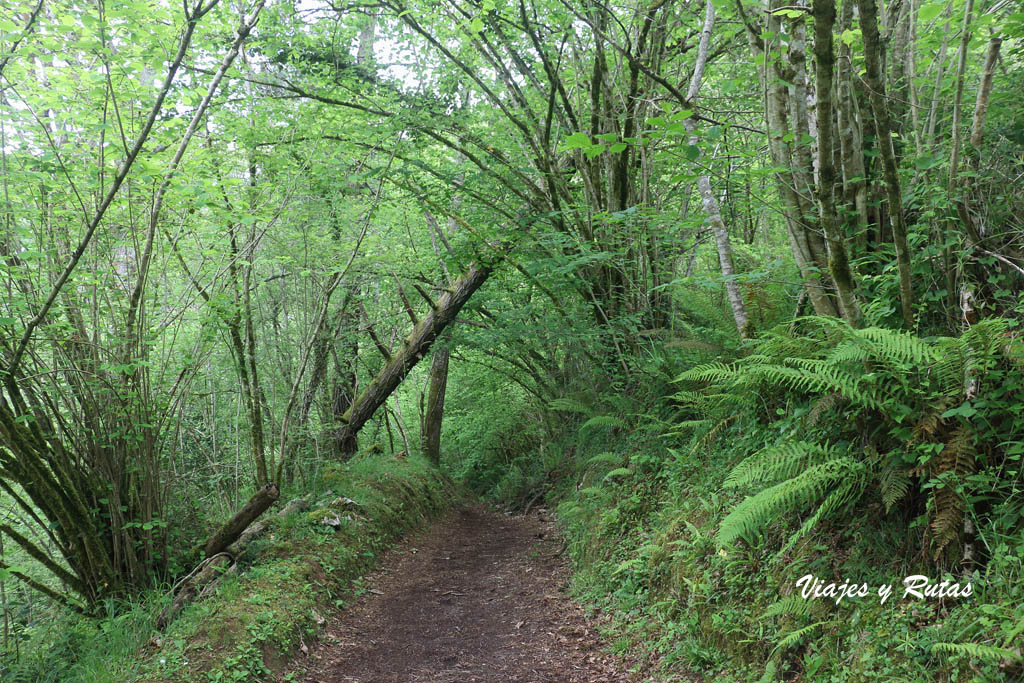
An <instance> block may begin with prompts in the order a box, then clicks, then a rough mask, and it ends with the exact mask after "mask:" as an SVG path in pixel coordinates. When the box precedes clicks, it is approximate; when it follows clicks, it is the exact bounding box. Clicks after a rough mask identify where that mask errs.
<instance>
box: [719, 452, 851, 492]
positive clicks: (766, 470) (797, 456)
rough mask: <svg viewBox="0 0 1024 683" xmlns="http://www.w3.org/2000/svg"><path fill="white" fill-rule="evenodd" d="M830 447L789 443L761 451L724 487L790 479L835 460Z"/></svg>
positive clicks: (741, 465)
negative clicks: (809, 468)
mask: <svg viewBox="0 0 1024 683" xmlns="http://www.w3.org/2000/svg"><path fill="white" fill-rule="evenodd" d="M835 455H836V453H835V451H834V450H833V449H832V448H830V447H829V446H828V445H825V446H821V445H819V444H816V443H811V442H809V441H789V442H785V443H782V444H777V445H775V446H770V447H768V448H766V449H764V450H762V451H758V452H757V453H755V454H754V455H752V456H750V457H749V458H747V459H746V460H744V461H743V462H741V463H740V464H739V465H737V466H736V467H734V468H733V470H732V472H730V473H729V476H728V477H726V478H725V483H724V484H723V486H725V487H726V488H734V487H738V486H749V485H751V484H755V483H759V482H760V483H763V482H775V481H779V480H780V479H789V478H790V477H792V476H794V475H796V474H797V473H798V472H800V471H802V470H804V469H806V468H807V467H808V466H810V465H816V464H820V463H822V462H824V461H825V460H828V459H830V458H832V457H835Z"/></svg>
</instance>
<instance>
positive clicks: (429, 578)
mask: <svg viewBox="0 0 1024 683" xmlns="http://www.w3.org/2000/svg"><path fill="white" fill-rule="evenodd" d="M560 550H561V545H560V543H559V542H558V539H557V537H556V535H555V530H554V527H553V525H552V522H551V520H550V518H549V517H548V516H547V514H546V513H545V511H543V510H539V511H536V512H534V513H533V514H530V515H528V516H521V515H520V516H510V515H505V514H502V513H499V512H493V511H490V510H488V509H486V508H485V507H483V506H475V507H469V508H463V509H460V510H457V511H455V512H453V513H452V514H451V515H449V516H448V517H447V518H445V519H444V520H442V521H440V522H438V523H436V524H435V525H433V526H432V527H431V528H429V529H427V530H425V531H423V532H420V533H419V534H416V535H413V536H411V537H409V538H408V539H406V540H405V541H404V542H403V543H401V544H400V545H399V546H398V547H397V548H396V549H394V550H393V551H391V552H390V553H389V554H388V555H387V556H386V557H385V559H384V561H383V563H382V565H381V567H380V568H379V569H378V570H377V571H375V572H374V573H372V574H370V575H369V576H367V578H366V580H365V587H366V589H367V592H366V593H365V594H363V595H362V596H361V597H360V598H359V599H357V600H356V601H354V603H353V604H352V605H351V606H350V607H349V608H348V609H346V610H344V611H341V612H339V613H338V614H336V615H334V617H333V618H332V619H331V620H330V623H329V624H328V626H327V628H326V632H325V633H324V635H323V637H322V639H321V641H320V643H318V644H317V645H316V646H315V647H312V648H309V651H308V652H307V653H306V654H305V655H301V656H300V657H299V658H298V659H297V660H295V662H293V663H292V665H291V667H290V668H289V670H288V671H289V672H291V673H294V674H295V676H294V679H292V680H304V681H309V682H310V683H312V682H324V683H341V682H358V683H417V682H428V681H429V682H430V683H456V682H458V683H471V682H472V683H477V682H488V683H490V682H495V683H497V682H499V681H502V682H504V681H518V682H522V683H526V682H530V683H534V682H536V683H540V682H544V683H547V682H549V681H550V682H552V683H554V682H558V683H567V682H570V681H578V682H581V683H602V682H616V683H618V682H620V681H628V680H631V677H630V675H629V674H628V673H627V672H626V671H625V670H624V664H623V662H622V660H620V659H617V658H615V657H612V656H609V655H607V654H605V651H604V650H605V649H604V645H605V644H604V642H603V641H602V639H601V637H600V635H599V634H598V633H597V632H596V629H595V626H594V623H593V620H592V619H591V618H589V617H588V616H587V615H586V614H585V613H584V612H583V610H582V609H581V608H580V607H579V606H578V605H576V604H575V603H574V602H572V600H570V599H569V598H568V597H567V595H566V593H565V588H566V584H567V581H568V576H569V573H568V569H567V568H566V566H565V560H564V557H563V555H562V553H561V552H560Z"/></svg>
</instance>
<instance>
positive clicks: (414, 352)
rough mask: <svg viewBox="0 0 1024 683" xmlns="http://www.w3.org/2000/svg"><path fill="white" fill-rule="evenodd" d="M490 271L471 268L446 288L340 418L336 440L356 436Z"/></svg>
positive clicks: (482, 266)
mask: <svg viewBox="0 0 1024 683" xmlns="http://www.w3.org/2000/svg"><path fill="white" fill-rule="evenodd" d="M493 267H494V266H493V264H473V265H471V266H470V267H469V270H468V271H467V272H466V273H465V274H464V275H462V276H461V277H459V278H458V279H457V280H456V281H455V282H454V283H452V285H451V287H449V288H447V290H446V291H445V293H444V295H443V296H442V297H441V298H440V299H439V300H438V301H437V302H435V303H434V304H433V305H432V306H431V310H430V312H429V313H428V314H427V315H425V316H424V317H423V318H422V319H421V320H420V321H419V322H418V323H416V325H415V327H413V329H412V332H411V333H409V336H408V337H406V338H405V341H404V342H403V343H402V346H401V347H400V348H399V349H398V350H396V351H395V352H393V353H391V359H390V360H389V361H387V362H386V363H385V364H384V367H383V368H382V369H381V371H380V372H378V373H377V375H376V376H375V377H374V378H373V379H372V380H371V381H370V383H369V384H368V385H367V387H366V388H365V389H363V391H362V392H360V394H359V395H358V396H357V397H356V398H355V400H354V401H353V402H352V405H351V406H350V407H349V409H348V410H346V411H345V414H344V415H342V417H341V421H342V423H343V424H342V427H341V430H340V431H339V434H338V437H339V438H350V437H354V436H355V435H356V434H358V433H359V430H360V429H361V428H362V426H363V425H364V424H366V421H367V420H369V419H370V418H371V417H372V416H373V413H374V412H375V411H376V410H377V408H379V407H380V406H381V405H383V403H384V402H385V401H386V400H387V399H388V397H389V396H390V395H391V394H392V392H394V390H395V389H396V388H398V385H399V384H401V382H402V380H403V379H405V377H406V375H408V374H409V371H410V370H411V369H412V368H413V366H414V365H416V363H417V362H419V360H420V359H421V358H423V356H424V355H426V353H427V352H428V351H429V350H430V346H431V344H433V343H434V340H435V339H437V337H438V335H440V334H441V332H443V331H444V329H445V328H446V327H447V326H448V325H450V324H451V323H452V322H453V321H454V320H455V316H456V315H458V313H459V311H460V310H462V307H463V306H464V305H465V304H466V302H467V301H469V298H470V297H471V296H473V293H474V292H476V291H477V290H478V289H480V287H481V285H483V284H484V282H486V281H487V278H488V277H490V275H491V272H492V270H493Z"/></svg>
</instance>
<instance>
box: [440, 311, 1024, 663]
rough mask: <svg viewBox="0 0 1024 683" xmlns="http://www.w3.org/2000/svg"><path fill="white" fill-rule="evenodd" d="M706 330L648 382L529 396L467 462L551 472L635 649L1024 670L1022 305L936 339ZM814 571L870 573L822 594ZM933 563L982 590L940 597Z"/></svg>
mask: <svg viewBox="0 0 1024 683" xmlns="http://www.w3.org/2000/svg"><path fill="white" fill-rule="evenodd" d="M699 348H700V347H699V345H694V346H692V347H690V348H686V349H682V350H679V351H671V352H666V353H664V354H662V355H661V356H660V357H658V354H657V353H656V352H652V353H651V356H652V358H653V360H652V362H651V363H650V365H649V366H647V367H646V368H644V369H645V370H646V371H647V372H648V373H649V376H650V377H651V378H652V379H651V381H648V382H647V383H646V386H645V388H644V390H642V391H634V393H633V394H631V395H625V394H623V393H617V392H615V391H614V390H613V389H611V390H606V391H597V390H588V391H585V392H582V393H575V394H566V395H565V396H564V397H563V398H559V399H555V400H553V401H550V402H548V403H547V404H546V405H542V406H538V405H537V403H536V401H531V400H530V399H529V398H528V397H525V396H524V397H522V398H521V399H520V400H519V401H518V402H515V403H513V404H512V405H513V406H514V408H515V409H514V410H508V408H509V405H508V404H506V405H505V408H506V410H507V412H506V413H505V415H504V416H503V420H504V423H505V424H507V425H510V427H509V431H508V432H505V435H506V436H507V437H509V438H508V441H506V442H502V440H501V433H500V432H499V433H498V434H497V435H492V437H491V440H490V441H488V442H487V447H486V448H482V449H477V450H476V451H475V452H474V453H473V454H472V455H470V456H469V458H468V459H467V460H463V461H459V462H456V463H454V464H453V470H454V471H456V472H458V471H459V467H460V466H461V467H463V468H465V470H463V472H465V471H466V470H471V471H472V472H473V473H474V475H473V477H469V479H470V481H472V482H473V483H474V484H475V485H476V487H477V488H478V490H480V491H482V492H483V493H484V494H485V495H489V496H491V497H492V498H494V499H496V500H499V501H503V502H505V503H506V504H508V505H509V506H510V507H520V508H521V507H523V506H524V504H526V503H527V502H528V501H531V500H533V499H534V497H535V496H536V491H538V490H541V489H543V490H544V491H546V492H547V497H546V500H547V503H548V504H549V505H551V506H552V507H555V508H556V509H557V512H558V517H559V519H560V520H561V523H562V525H563V527H564V530H565V533H566V539H567V548H568V552H569V553H570V555H571V557H572V560H573V562H574V564H575V567H576V573H575V578H574V583H573V585H574V590H575V591H576V593H577V595H578V596H579V597H580V599H581V600H583V601H584V602H585V603H588V604H590V605H592V606H594V607H595V608H600V609H603V610H605V611H607V612H608V613H609V614H611V615H613V616H614V619H613V627H612V628H611V629H610V630H609V633H608V635H609V637H610V639H611V641H612V642H613V649H617V650H622V651H625V650H627V649H628V650H636V649H637V648H640V649H641V650H643V651H645V652H646V653H647V657H648V662H649V666H650V667H651V671H650V672H649V673H653V674H654V675H658V676H663V677H665V678H666V679H668V680H672V679H673V678H674V677H677V676H678V675H679V674H680V673H681V672H684V671H694V670H696V671H699V672H701V673H703V674H705V675H708V676H712V675H713V676H714V677H715V678H716V679H722V680H736V681H747V680H777V679H785V680H793V679H797V680H835V681H846V680H856V681H866V680H945V681H959V680H1013V679H1015V677H1018V676H1020V675H1021V674H1022V673H1024V669H1022V664H1021V661H1022V660H1021V635H1022V633H1024V601H1022V600H1021V597H1022V596H1021V588H1020V587H1021V585H1022V583H1021V579H1022V575H1021V573H1022V568H1024V565H1022V558H1024V537H1022V536H1021V534H1020V529H1021V528H1022V523H1024V504H1022V501H1021V499H1020V491H1021V488H1022V487H1021V474H1020V457H1021V454H1022V453H1024V441H1022V440H1021V439H1022V437H1021V434H1022V433H1024V422H1022V421H1024V417H1022V413H1021V411H1020V410H1019V405H1018V402H1019V392H1020V390H1021V388H1022V387H1024V373H1022V369H1021V368H1022V366H1021V346H1020V343H1019V342H1018V341H1017V337H1016V333H1015V329H1014V326H1013V324H1012V322H1011V321H1008V320H1002V319H992V320H989V321H985V322H983V323H979V324H977V325H975V326H973V327H971V328H969V329H968V330H967V331H966V332H965V333H964V334H962V335H961V336H956V337H925V338H922V337H917V336H914V335H911V334H909V333H901V332H895V331H891V330H886V329H883V328H879V327H867V328H865V329H859V330H855V329H853V328H850V327H849V326H848V325H845V324H844V323H842V322H840V321H836V320H833V319H823V318H815V317H810V318H804V319H801V320H799V321H797V323H795V324H794V325H792V326H787V327H781V328H777V329H775V330H772V331H768V332H766V333H763V334H762V335H761V337H760V338H759V339H758V340H756V341H754V342H751V343H749V344H748V345H747V346H745V347H744V348H741V349H736V350H735V351H729V350H719V352H718V353H716V354H714V356H712V357H710V358H709V357H708V356H709V355H710V354H709V353H704V354H703V356H702V355H701V354H699V353H696V352H695V349H699ZM584 384H587V382H584ZM591 384H593V383H591ZM552 415H553V416H556V419H554V420H552V419H551V416H552ZM512 425H516V426H515V427H513V426H512ZM524 435H529V438H528V439H525V438H524ZM510 465H511V467H510ZM481 472H484V473H490V474H489V475H488V476H486V477H482V476H480V473H481ZM474 477H475V478H474ZM806 575H812V576H813V577H816V578H817V579H820V580H821V582H822V584H823V585H827V584H829V583H835V584H842V582H844V581H847V582H848V583H858V584H866V585H867V586H868V587H869V588H870V592H868V593H867V595H864V596H860V597H857V596H854V597H846V598H844V599H842V600H840V601H839V602H838V604H837V602H836V600H835V598H834V597H833V598H831V599H830V598H827V597H823V598H819V599H805V598H804V597H802V596H801V588H800V587H799V586H798V584H797V581H798V580H800V579H801V577H804V576H806ZM912 575H923V576H925V577H928V579H929V581H930V582H931V584H933V585H934V584H938V583H940V582H942V581H946V582H947V585H953V584H958V585H959V586H960V587H961V588H962V587H963V586H965V585H966V584H967V583H970V584H971V587H972V595H970V596H959V597H956V596H946V597H943V598H938V597H927V596H926V597H923V598H920V599H919V598H917V597H915V596H914V595H913V594H907V593H904V586H903V585H902V582H903V580H904V578H905V577H908V576H912ZM884 585H892V587H893V592H892V595H891V596H890V597H889V598H888V599H887V600H886V601H885V602H882V601H881V599H880V596H879V595H878V594H877V592H876V591H877V589H878V588H879V587H880V586H884ZM865 590H867V589H865Z"/></svg>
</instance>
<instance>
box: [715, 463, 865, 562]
mask: <svg viewBox="0 0 1024 683" xmlns="http://www.w3.org/2000/svg"><path fill="white" fill-rule="evenodd" d="M863 469H864V465H863V463H860V462H857V461H856V460H853V459H852V458H849V457H846V456H843V457H838V458H833V459H831V460H828V461H827V462H824V463H821V464H819V465H815V466H813V467H810V468H807V469H805V470H804V471H803V472H801V473H800V474H798V475H796V476H795V477H793V478H791V479H787V480H786V481H783V482H781V483H779V484H776V485H774V486H771V487H769V488H766V489H764V490H763V491H761V492H759V493H757V494H755V495H753V496H749V497H747V498H746V499H745V500H743V502H741V503H740V504H739V505H737V506H736V507H735V508H734V509H733V511H732V512H730V513H729V514H728V515H727V516H726V518H725V519H724V520H722V523H721V525H720V526H719V529H718V543H719V545H728V544H731V543H734V542H735V541H736V540H737V539H739V538H740V537H746V536H750V535H752V534H753V533H754V532H756V531H760V530H761V529H763V528H764V527H765V526H766V525H767V523H768V522H770V521H771V520H774V519H776V518H777V517H778V516H779V515H780V514H781V513H783V512H789V511H793V510H795V509H799V508H805V507H807V506H809V505H811V504H813V503H816V502H817V501H819V500H821V499H822V498H824V497H825V496H826V495H827V494H828V493H830V492H831V491H832V490H833V489H835V490H841V491H843V495H842V496H841V497H840V498H841V499H845V498H848V496H849V495H850V493H851V492H852V491H850V490H845V486H846V485H844V486H839V487H837V486H836V485H837V484H840V483H842V480H843V479H845V478H847V477H853V476H857V475H859V474H860V473H861V472H862V471H863ZM826 502H827V503H828V504H829V509H827V510H825V512H826V513H827V512H832V511H834V510H835V509H836V508H837V505H838V503H837V502H836V500H833V499H831V498H830V499H828V500H827V501H826ZM821 516H822V515H818V517H817V518H816V521H817V520H818V519H820V518H821ZM804 533H806V530H804V529H801V531H798V532H797V536H796V538H798V537H799V536H801V535H803V534H804ZM793 540H795V539H793Z"/></svg>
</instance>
